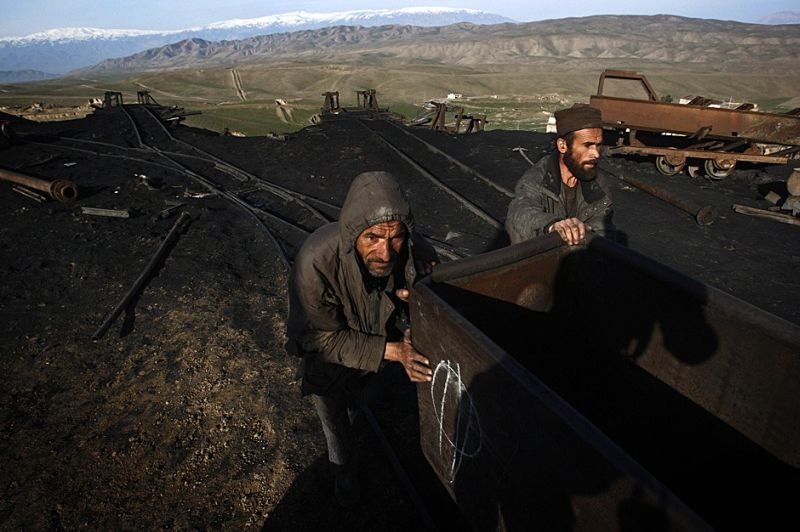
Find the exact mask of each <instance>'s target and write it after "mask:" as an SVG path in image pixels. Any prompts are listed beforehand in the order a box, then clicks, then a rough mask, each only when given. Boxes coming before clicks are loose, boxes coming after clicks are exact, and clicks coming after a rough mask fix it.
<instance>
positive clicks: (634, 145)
mask: <svg viewBox="0 0 800 532" xmlns="http://www.w3.org/2000/svg"><path fill="white" fill-rule="evenodd" d="M606 79H617V80H627V81H634V82H639V83H640V84H641V86H642V87H643V88H644V91H645V93H646V95H647V99H634V98H616V97H612V96H605V95H604V94H603V85H604V82H605V80H606ZM708 103H709V100H708V99H706V98H695V99H693V100H691V101H690V102H689V103H688V104H679V103H668V102H662V101H659V99H658V96H657V95H656V92H655V90H654V89H653V87H652V85H651V84H650V83H649V82H648V81H647V78H645V76H644V75H642V74H640V73H637V72H628V71H623V70H606V71H605V72H603V73H602V74H601V75H600V82H599V84H598V87H597V94H596V95H595V96H591V97H590V99H589V104H590V105H591V106H592V107H595V108H597V109H599V110H600V111H601V113H602V116H603V122H604V124H606V125H607V127H608V128H609V129H610V130H611V131H613V132H614V134H612V135H611V136H610V137H609V138H608V139H607V142H608V143H610V144H611V145H612V147H611V148H610V150H609V152H610V153H612V154H614V153H620V154H642V155H650V156H655V157H656V167H657V168H658V170H659V171H660V172H661V173H663V174H665V175H675V174H677V173H678V172H680V171H681V170H683V169H684V168H686V169H687V171H688V173H689V175H691V176H693V177H694V176H695V175H698V172H699V169H700V167H701V166H702V167H703V168H704V169H705V173H706V175H707V176H708V177H710V178H712V179H722V178H724V177H727V176H728V175H730V173H731V172H732V171H733V169H734V167H735V166H736V164H737V163H738V162H749V163H767V164H786V163H787V162H788V161H789V159H790V158H792V157H797V155H798V152H800V115H798V114H797V113H796V112H795V111H790V112H789V113H786V114H775V113H761V112H756V111H752V110H749V109H750V108H751V107H752V106H751V105H749V104H745V105H742V106H739V107H737V108H734V109H727V108H723V107H709V106H707V104H708Z"/></svg>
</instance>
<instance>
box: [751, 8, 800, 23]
mask: <svg viewBox="0 0 800 532" xmlns="http://www.w3.org/2000/svg"><path fill="white" fill-rule="evenodd" d="M758 22H759V24H800V12H797V11H778V12H777V13H771V14H769V15H767V16H766V17H761V18H760V19H759V20H758Z"/></svg>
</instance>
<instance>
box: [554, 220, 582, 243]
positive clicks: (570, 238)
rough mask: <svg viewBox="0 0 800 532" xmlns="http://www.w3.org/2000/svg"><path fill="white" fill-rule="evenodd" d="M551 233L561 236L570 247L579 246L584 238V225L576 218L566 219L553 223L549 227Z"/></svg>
mask: <svg viewBox="0 0 800 532" xmlns="http://www.w3.org/2000/svg"><path fill="white" fill-rule="evenodd" d="M553 231H556V232H557V233H558V234H559V235H561V239H562V240H563V241H564V242H566V243H567V244H569V245H570V246H575V245H577V244H580V243H581V242H583V240H584V238H586V225H585V224H584V223H583V222H582V221H580V220H579V219H577V218H567V219H566V220H561V221H559V222H556V223H554V224H553V225H551V226H550V232H551V233H552V232H553Z"/></svg>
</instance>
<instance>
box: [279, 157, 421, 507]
mask: <svg viewBox="0 0 800 532" xmlns="http://www.w3.org/2000/svg"><path fill="white" fill-rule="evenodd" d="M435 260H436V256H435V253H434V252H433V250H432V248H431V247H430V246H429V245H428V244H427V242H425V241H424V240H423V239H422V238H421V237H420V236H419V235H418V234H417V233H416V232H415V231H414V219H413V216H412V214H411V209H410V207H409V204H408V201H407V200H406V198H405V196H404V195H403V193H402V191H401V190H400V187H399V185H398V184H397V182H396V181H395V180H394V178H393V177H392V175H391V174H389V173H387V172H365V173H362V174H360V175H358V176H357V177H356V178H355V179H354V181H353V183H352V184H351V186H350V189H349V191H348V193H347V197H346V199H345V202H344V205H343V206H342V211H341V214H340V219H339V221H338V222H334V223H330V224H328V225H325V226H323V227H321V228H319V229H317V230H316V231H314V233H313V234H312V235H311V236H309V237H308V239H307V240H306V241H305V243H304V244H303V246H302V248H301V249H300V252H299V253H298V255H297V257H296V260H295V264H294V267H293V268H292V271H291V274H290V279H289V320H288V327H287V329H288V330H287V335H288V337H289V341H288V343H287V349H288V350H289V352H291V353H293V354H296V355H298V356H302V357H303V359H302V363H301V369H300V373H301V375H302V385H301V389H302V393H303V395H311V397H312V400H313V402H314V406H315V408H316V410H317V414H318V416H319V418H320V421H321V422H322V428H323V432H324V433H325V440H326V443H327V446H328V459H329V461H330V463H331V464H332V466H333V469H334V472H335V473H336V482H335V491H336V497H337V499H338V500H339V502H340V503H341V504H343V505H350V504H352V503H354V502H355V501H356V500H358V497H359V493H358V492H359V490H358V482H357V480H356V476H355V475H356V456H355V454H354V438H353V434H352V427H351V422H352V418H353V416H354V413H355V411H354V408H355V407H356V406H358V403H359V402H361V401H363V400H364V399H365V397H364V396H365V395H366V393H365V390H366V389H368V388H369V385H370V383H371V382H374V378H375V376H376V373H377V372H378V371H379V370H380V369H381V368H382V367H383V366H385V365H386V364H387V363H389V362H400V363H401V364H402V365H403V367H404V369H405V371H406V374H407V375H408V377H409V379H410V380H411V381H412V382H427V381H430V379H431V373H432V372H431V370H430V368H429V362H428V359H427V358H425V357H424V356H422V355H421V354H419V353H418V352H417V351H416V350H415V349H414V347H413V345H412V344H411V341H410V328H409V326H408V308H407V304H406V303H405V300H406V299H407V297H408V287H410V286H411V285H412V284H413V282H414V281H416V279H417V277H418V275H424V274H427V273H429V272H430V268H431V266H432V265H433V264H434V263H435ZM420 270H421V271H420Z"/></svg>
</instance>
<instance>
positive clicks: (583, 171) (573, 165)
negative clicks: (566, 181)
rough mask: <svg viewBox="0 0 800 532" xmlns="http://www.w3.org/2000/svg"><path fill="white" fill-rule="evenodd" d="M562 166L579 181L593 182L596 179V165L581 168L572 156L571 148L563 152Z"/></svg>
mask: <svg viewBox="0 0 800 532" xmlns="http://www.w3.org/2000/svg"><path fill="white" fill-rule="evenodd" d="M564 164H565V165H566V167H567V169H568V170H569V171H570V172H572V175H574V176H575V177H576V178H577V179H578V180H579V181H593V180H594V179H596V178H597V165H596V164H595V166H593V167H591V168H586V167H584V166H581V165H580V164H579V163H578V161H576V160H575V158H574V157H573V155H572V147H570V148H569V149H568V150H567V151H566V152H564Z"/></svg>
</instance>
